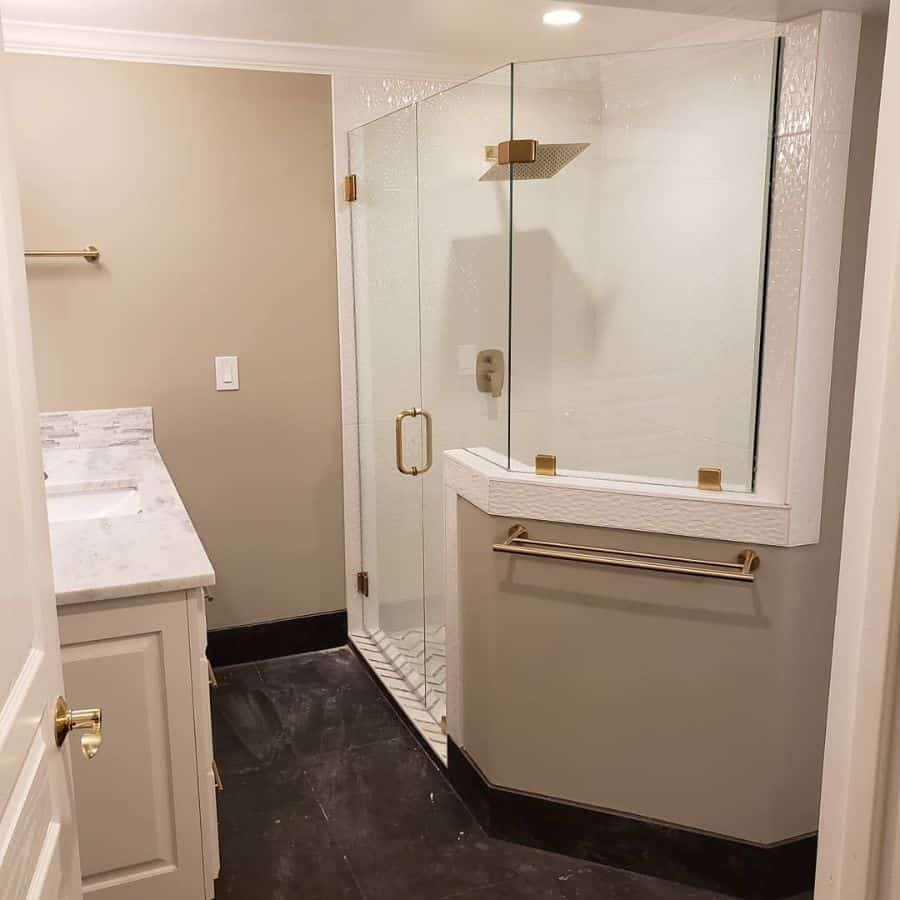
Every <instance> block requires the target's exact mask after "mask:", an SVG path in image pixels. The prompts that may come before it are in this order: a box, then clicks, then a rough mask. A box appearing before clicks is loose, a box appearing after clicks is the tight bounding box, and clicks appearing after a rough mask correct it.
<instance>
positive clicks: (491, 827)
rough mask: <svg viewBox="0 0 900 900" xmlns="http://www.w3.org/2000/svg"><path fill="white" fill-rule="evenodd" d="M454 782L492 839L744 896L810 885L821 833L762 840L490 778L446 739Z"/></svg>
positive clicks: (758, 899)
mask: <svg viewBox="0 0 900 900" xmlns="http://www.w3.org/2000/svg"><path fill="white" fill-rule="evenodd" d="M447 754H448V759H447V764H448V765H447V772H448V776H449V778H450V783H451V784H452V785H453V787H454V788H455V789H456V791H457V793H458V794H459V795H460V797H462V799H463V800H464V801H465V803H466V805H467V806H468V807H469V808H470V809H471V811H472V813H473V814H474V815H475V817H476V818H477V819H478V820H479V821H480V823H481V825H482V827H483V828H484V829H485V831H487V832H488V833H489V834H490V835H492V836H493V837H497V838H501V839H502V840H507V841H514V842H515V843H519V844H527V845H529V846H532V847H539V848H541V849H542V850H550V851H554V852H556V853H564V854H567V855H568V856H576V857H579V858H581V859H587V860H590V861H592V862H597V863H602V864H604V865H608V866H614V867H616V868H619V869H628V870H629V871H632V872H639V873H641V874H643V875H653V876H656V877H658V878H665V879H667V880H669V881H676V882H680V883H682V884H688V885H692V886H694V887H699V888H705V889H707V890H711V891H718V892H721V893H724V894H728V895H730V896H733V897H740V898H744V900H784V898H787V897H792V896H794V895H796V894H800V893H802V892H804V891H808V890H811V889H812V886H813V882H814V879H815V866H816V837H815V836H814V835H813V836H809V837H803V838H798V839H797V840H793V841H788V842H786V843H780V844H773V845H769V846H760V845H758V844H748V843H745V842H743V841H739V840H735V839H734V838H729V837H722V836H718V835H712V834H707V833H704V832H699V831H693V830H691V829H687V828H683V827H680V826H676V825H669V824H664V823H661V822H654V821H651V820H647V819H639V818H635V817H632V816H627V815H623V814H621V813H615V812H611V811H608V810H602V809H596V808H593V807H586V806H579V805H578V804H575V803H569V802H567V801H563V800H554V799H551V798H548V797H540V796H536V795H534V794H526V793H521V792H519V791H514V790H510V789H509V788H502V787H497V786H495V785H493V784H491V783H490V782H489V781H488V780H487V778H485V776H484V774H483V773H482V772H481V770H480V769H479V768H478V766H477V764H476V763H475V762H474V760H472V759H471V757H469V755H468V754H467V753H466V752H465V750H462V749H461V748H460V747H458V746H457V745H456V744H454V743H453V740H452V739H448V741H447Z"/></svg>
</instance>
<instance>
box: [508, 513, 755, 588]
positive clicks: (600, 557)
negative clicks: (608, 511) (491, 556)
mask: <svg viewBox="0 0 900 900" xmlns="http://www.w3.org/2000/svg"><path fill="white" fill-rule="evenodd" d="M494 552H496V553H515V554H520V555H522V556H541V557H545V558H548V559H566V560H571V561H572V562H586V563H594V564H595V565H600V566H621V567H622V568H626V569H646V570H649V571H651V572H674V573H675V574H678V575H700V576H701V577H703V578H726V579H728V580H730V581H755V580H756V576H755V575H754V574H753V573H754V572H755V571H756V570H757V569H758V568H759V555H758V554H757V553H756V551H754V550H750V549H747V550H741V552H740V553H739V554H738V558H737V562H717V561H715V560H710V559H687V558H685V557H681V556H661V555H659V554H657V553H632V552H631V551H629V550H609V549H604V548H603V547H582V546H579V545H578V544H560V543H557V542H556V541H535V540H531V539H529V537H528V529H527V528H526V527H525V526H524V525H513V526H512V527H511V528H510V529H509V536H508V537H507V538H506V540H505V541H504V542H503V543H502V544H494Z"/></svg>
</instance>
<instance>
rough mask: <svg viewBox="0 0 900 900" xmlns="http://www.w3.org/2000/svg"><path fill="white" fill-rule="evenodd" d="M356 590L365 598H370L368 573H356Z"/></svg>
mask: <svg viewBox="0 0 900 900" xmlns="http://www.w3.org/2000/svg"><path fill="white" fill-rule="evenodd" d="M356 590H357V591H358V592H359V593H360V594H362V595H363V597H368V596H369V573H368V572H357V573H356Z"/></svg>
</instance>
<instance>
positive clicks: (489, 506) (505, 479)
mask: <svg viewBox="0 0 900 900" xmlns="http://www.w3.org/2000/svg"><path fill="white" fill-rule="evenodd" d="M444 487H445V489H446V491H447V502H448V503H451V500H450V496H451V494H452V495H454V496H457V495H458V496H460V497H463V498H465V499H466V500H468V501H469V502H470V503H473V504H474V505H475V506H477V507H478V508H479V509H481V510H483V511H484V512H486V513H488V514H489V515H492V516H519V517H521V518H523V519H540V520H543V521H545V522H568V523H571V524H574V525H593V526H596V527H599V528H625V529H628V530H630V531H651V532H654V533H659V534H678V535H684V536H686V537H701V538H712V539H713V540H722V541H747V542H750V543H754V544H773V545H784V544H786V543H787V540H788V535H789V531H790V518H791V510H790V507H788V506H787V505H786V504H784V503H777V502H771V501H766V500H761V499H759V498H758V497H756V496H755V495H754V494H742V493H736V492H734V493H733V492H730V491H720V492H716V493H714V494H712V495H710V493H709V492H706V491H700V490H697V489H696V488H678V487H668V486H666V485H655V484H638V483H635V482H627V481H607V480H604V479H600V478H569V477H566V476H557V477H555V478H548V477H545V476H541V475H531V474H528V473H525V472H510V471H507V470H506V469H502V468H500V467H499V466H496V465H494V464H493V463H491V462H488V461H487V460H485V459H483V458H482V457H481V456H479V455H477V454H475V453H471V452H469V451H468V450H448V451H447V452H445V453H444ZM451 505H452V503H451ZM448 556H449V551H448Z"/></svg>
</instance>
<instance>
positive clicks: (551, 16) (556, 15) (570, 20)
mask: <svg viewBox="0 0 900 900" xmlns="http://www.w3.org/2000/svg"><path fill="white" fill-rule="evenodd" d="M580 21H581V13H580V12H578V10H577V9H551V10H550V12H545V13H544V24H545V25H574V24H575V23H576V22H580Z"/></svg>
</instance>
